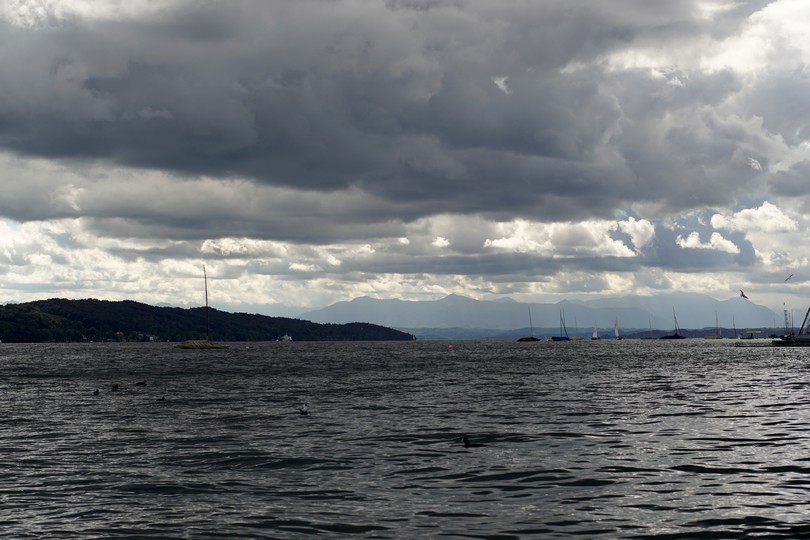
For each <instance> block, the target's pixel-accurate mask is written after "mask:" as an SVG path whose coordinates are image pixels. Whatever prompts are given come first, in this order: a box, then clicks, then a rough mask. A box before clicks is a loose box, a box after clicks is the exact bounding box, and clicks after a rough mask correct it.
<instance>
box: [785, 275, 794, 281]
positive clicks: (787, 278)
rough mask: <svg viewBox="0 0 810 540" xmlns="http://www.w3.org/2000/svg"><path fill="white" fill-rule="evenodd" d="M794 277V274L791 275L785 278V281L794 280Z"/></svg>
mask: <svg viewBox="0 0 810 540" xmlns="http://www.w3.org/2000/svg"><path fill="white" fill-rule="evenodd" d="M792 277H793V274H790V275H789V276H788V277H786V278H785V281H789V280H790V278H792Z"/></svg>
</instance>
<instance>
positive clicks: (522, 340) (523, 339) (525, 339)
mask: <svg viewBox="0 0 810 540" xmlns="http://www.w3.org/2000/svg"><path fill="white" fill-rule="evenodd" d="M529 330H530V331H531V333H532V335H530V336H525V337H522V338H519V339H518V342H521V343H525V342H528V341H542V340H541V339H540V338H539V337H536V336H535V335H534V325H533V324H532V308H529Z"/></svg>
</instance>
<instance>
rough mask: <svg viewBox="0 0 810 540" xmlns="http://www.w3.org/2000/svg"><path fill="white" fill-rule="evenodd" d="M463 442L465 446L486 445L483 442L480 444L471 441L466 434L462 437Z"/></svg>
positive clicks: (476, 446)
mask: <svg viewBox="0 0 810 540" xmlns="http://www.w3.org/2000/svg"><path fill="white" fill-rule="evenodd" d="M461 442H463V443H464V448H478V447H481V446H484V445H483V444H480V443H471V442H470V439H469V438H467V436H466V435H464V436H463V437H462V438H461Z"/></svg>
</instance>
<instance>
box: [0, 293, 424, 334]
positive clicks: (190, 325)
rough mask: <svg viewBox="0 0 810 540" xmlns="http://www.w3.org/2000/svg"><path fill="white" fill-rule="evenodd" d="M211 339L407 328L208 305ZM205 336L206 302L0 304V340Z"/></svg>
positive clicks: (68, 301) (377, 332) (367, 331)
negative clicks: (311, 319) (182, 305)
mask: <svg viewBox="0 0 810 540" xmlns="http://www.w3.org/2000/svg"><path fill="white" fill-rule="evenodd" d="M209 333H210V339H211V340H212V341H272V340H276V339H279V338H280V337H281V336H283V335H284V334H288V335H290V336H292V337H293V339H295V340H296V341H392V340H409V339H413V338H412V336H411V335H410V334H406V333H404V332H399V331H397V330H393V329H390V328H385V327H383V326H378V325H374V324H367V323H352V324H317V323H313V322H309V321H304V320H300V319H287V318H282V317H267V316H264V315H250V314H247V313H227V312H224V311H219V310H215V309H210V310H209ZM204 338H205V308H201V307H200V308H191V309H182V308H169V307H155V306H150V305H148V304H141V303H138V302H133V301H129V300H127V301H123V302H110V301H106V300H94V299H87V300H64V299H58V298H54V299H50V300H39V301H35V302H28V303H24V304H9V305H6V306H0V341H4V342H7V343H11V342H47V341H110V340H114V341H119V340H126V341H183V340H186V339H204Z"/></svg>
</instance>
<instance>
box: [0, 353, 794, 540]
mask: <svg viewBox="0 0 810 540" xmlns="http://www.w3.org/2000/svg"><path fill="white" fill-rule="evenodd" d="M732 344H733V342H732V341H731V340H709V341H704V340H683V341H679V342H661V341H642V340H624V341H613V340H601V341H596V342H593V341H581V342H569V343H547V342H540V343H504V342H460V343H453V344H452V345H453V346H452V348H451V347H450V343H448V342H440V341H436V342H396V343H299V342H292V343H260V344H253V343H248V344H245V343H241V344H232V346H231V348H230V349H228V350H220V351H199V350H198V351H195V350H178V349H173V348H172V347H171V345H169V344H83V345H79V344H53V345H14V344H2V345H0V391H2V396H3V400H2V401H0V415H1V417H2V418H3V421H2V423H0V426H1V427H0V504H2V506H0V508H2V512H0V530H2V531H3V534H4V535H6V536H7V537H10V538H60V539H61V538H117V537H129V538H133V537H138V538H305V537H345V536H354V537H368V538H417V537H467V538H493V537H498V538H510V537H514V538H520V537H527V536H541V537H544V538H583V537H604V538H754V537H756V538H802V537H804V538H810V520H808V519H807V516H810V491H809V490H810V474H808V473H810V461H809V460H810V424H809V423H808V421H809V420H810V415H809V414H808V412H807V411H808V405H809V404H810V394H808V391H809V390H810V389H809V388H808V385H810V367H809V366H810V363H809V362H808V361H809V360H810V359H809V358H808V354H810V350H807V349H785V348H771V347H752V348H737V347H733V346H732ZM142 381H146V385H136V382H142ZM115 384H118V385H119V389H118V390H112V388H113V385H115ZM96 389H98V390H99V393H98V395H94V390H96ZM303 403H308V405H309V411H310V413H309V414H308V415H306V416H302V415H300V414H298V408H299V407H300V406H301V405H302V404H303ZM463 435H467V436H468V437H469V439H470V441H471V442H472V443H473V444H475V445H476V446H475V447H471V448H465V447H464V446H463V445H462V443H461V437H462V436H463Z"/></svg>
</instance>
